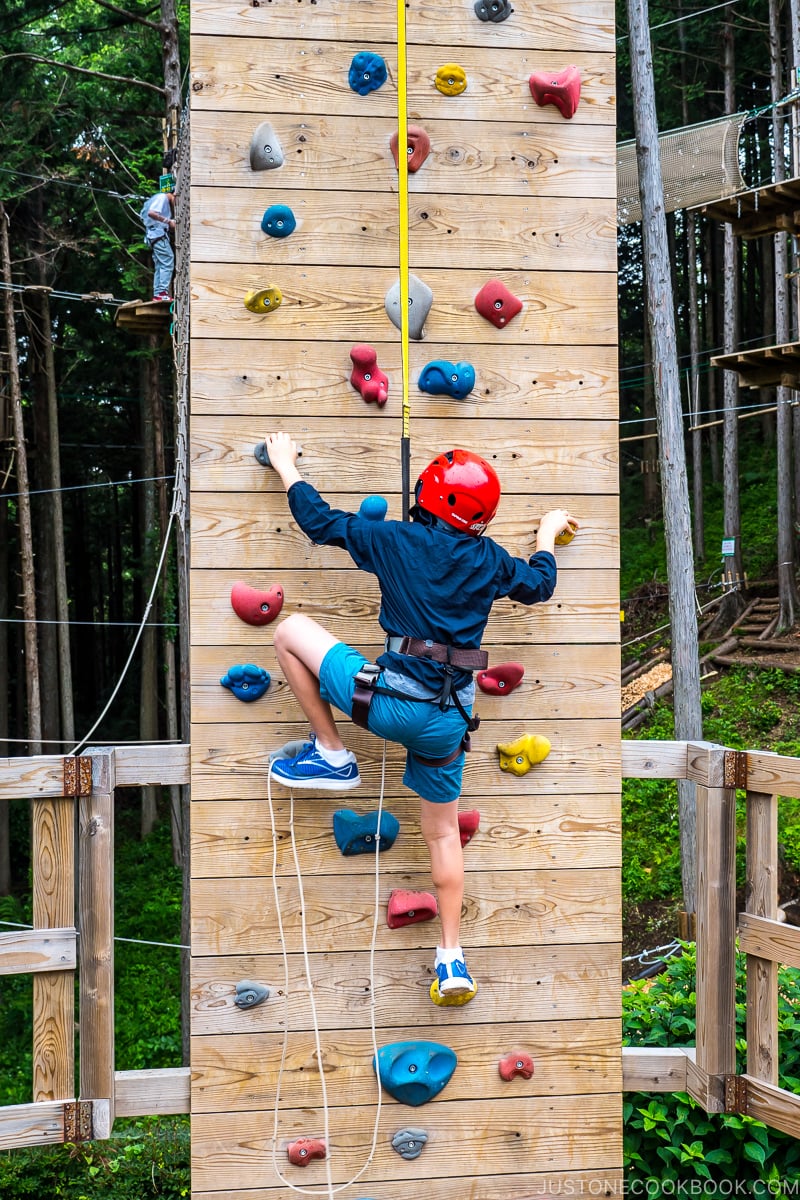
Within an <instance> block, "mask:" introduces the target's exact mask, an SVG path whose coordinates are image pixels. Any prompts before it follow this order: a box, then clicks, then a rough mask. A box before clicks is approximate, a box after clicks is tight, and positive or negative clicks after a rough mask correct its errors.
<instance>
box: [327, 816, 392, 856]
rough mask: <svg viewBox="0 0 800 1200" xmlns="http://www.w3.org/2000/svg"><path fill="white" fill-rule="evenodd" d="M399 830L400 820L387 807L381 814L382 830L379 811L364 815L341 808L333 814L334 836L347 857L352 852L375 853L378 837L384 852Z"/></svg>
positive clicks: (379, 849)
mask: <svg viewBox="0 0 800 1200" xmlns="http://www.w3.org/2000/svg"><path fill="white" fill-rule="evenodd" d="M399 832H400V822H399V821H398V819H397V817H395V816H394V815H393V813H390V812H387V811H386V809H384V811H383V812H382V813H381V814H380V832H379V831H378V813H377V811H376V812H371V813H364V814H363V816H362V815H361V814H359V813H357V812H353V810H352V809H350V808H340V809H337V811H336V812H335V813H334V814H333V836H334V838H335V840H336V845H337V846H338V847H339V849H340V850H341V852H342V854H344V855H345V856H346V857H349V856H350V855H351V854H374V853H375V840H376V838H377V841H378V852H379V853H382V852H383V851H384V850H388V849H390V847H391V846H393V845H394V843H395V840H396V838H397V835H398V833H399Z"/></svg>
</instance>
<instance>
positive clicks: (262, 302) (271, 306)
mask: <svg viewBox="0 0 800 1200" xmlns="http://www.w3.org/2000/svg"><path fill="white" fill-rule="evenodd" d="M282 300H283V296H282V295H281V289H280V288H277V287H265V288H259V289H258V290H255V289H254V290H253V291H250V292H248V293H247V295H246V296H245V298H244V306H245V308H246V309H248V310H249V311H250V312H254V313H271V312H274V311H275V309H276V308H280V306H281V301H282Z"/></svg>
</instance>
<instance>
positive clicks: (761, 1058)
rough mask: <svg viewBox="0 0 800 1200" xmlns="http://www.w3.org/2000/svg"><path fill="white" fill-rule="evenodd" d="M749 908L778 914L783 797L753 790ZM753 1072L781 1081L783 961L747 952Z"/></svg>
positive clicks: (749, 1052) (749, 1065)
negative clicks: (780, 963) (780, 969)
mask: <svg viewBox="0 0 800 1200" xmlns="http://www.w3.org/2000/svg"><path fill="white" fill-rule="evenodd" d="M746 895H747V899H746V911H747V912H748V913H753V914H754V916H757V917H768V918H769V919H770V920H773V921H774V920H776V919H777V916H778V801H777V798H776V797H775V796H770V795H769V794H767V793H766V792H748V793H747V893H746ZM747 1074H748V1075H754V1076H755V1077H756V1078H757V1079H763V1080H764V1082H765V1083H773V1084H776V1085H777V1083H778V964H777V963H776V962H773V961H772V960H770V959H768V958H759V957H757V956H756V955H755V954H748V955H747Z"/></svg>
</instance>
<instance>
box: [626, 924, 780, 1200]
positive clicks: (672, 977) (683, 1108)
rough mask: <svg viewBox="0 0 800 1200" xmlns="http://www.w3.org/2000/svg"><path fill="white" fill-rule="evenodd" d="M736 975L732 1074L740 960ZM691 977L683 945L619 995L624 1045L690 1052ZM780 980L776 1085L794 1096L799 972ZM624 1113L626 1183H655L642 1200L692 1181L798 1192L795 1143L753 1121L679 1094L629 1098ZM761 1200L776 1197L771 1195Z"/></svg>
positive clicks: (740, 1008)
mask: <svg viewBox="0 0 800 1200" xmlns="http://www.w3.org/2000/svg"><path fill="white" fill-rule="evenodd" d="M737 968H738V970H737V1005H736V1023H737V1051H738V1055H739V1059H740V1061H739V1064H738V1066H737V1070H738V1071H742V1070H744V1053H745V1049H746V1047H745V1041H744V1032H745V1030H744V1016H745V1007H744V998H745V981H744V973H743V965H742V956H739V961H738V963H737ZM695 976H696V958H695V950H694V946H692V945H684V947H683V954H682V955H681V956H679V957H677V958H674V959H673V960H672V961H671V962H670V963H669V965H668V968H667V970H666V971H665V972H664V973H663V974H662V975H660V976H657V977H656V978H655V979H649V980H640V981H639V982H636V983H632V984H629V986H628V987H627V988H626V989H625V990H624V991H623V994H622V1007H623V1042H624V1044H625V1045H629V1046H690V1045H693V1044H694V1040H695V1004H696V996H695ZM778 978H779V1010H778V1029H779V1037H780V1050H779V1053H780V1063H781V1075H780V1079H779V1082H780V1085H781V1086H782V1087H786V1088H788V1089H789V1090H791V1091H795V1092H800V1040H798V1036H797V1035H798V1031H800V971H797V970H795V969H792V968H780V969H779V972H778ZM623 1113H624V1121H625V1167H626V1172H627V1178H628V1181H629V1183H630V1182H631V1181H634V1180H636V1181H640V1182H641V1183H645V1182H648V1188H649V1186H650V1185H653V1184H656V1183H657V1184H659V1185H660V1187H659V1188H658V1189H657V1190H653V1191H650V1190H648V1191H647V1195H648V1196H650V1195H652V1196H660V1195H662V1194H669V1193H670V1191H671V1190H672V1192H673V1194H674V1189H670V1188H669V1184H670V1183H677V1182H678V1181H681V1182H684V1183H685V1182H687V1181H691V1180H698V1181H700V1180H704V1181H707V1182H708V1183H709V1184H713V1183H716V1184H721V1183H724V1181H727V1180H736V1182H737V1184H739V1183H742V1184H743V1183H745V1182H755V1181H759V1182H761V1183H765V1184H769V1185H778V1184H783V1185H787V1184H792V1185H800V1142H798V1141H797V1140H796V1139H794V1138H791V1137H789V1136H788V1135H787V1134H784V1133H780V1132H779V1131H777V1130H773V1129H767V1127H766V1126H764V1125H762V1124H761V1123H760V1122H758V1121H755V1120H753V1118H751V1117H746V1116H739V1115H735V1114H726V1115H722V1114H720V1115H713V1116H708V1115H707V1114H706V1113H704V1112H703V1110H702V1109H701V1108H699V1107H698V1106H697V1105H696V1104H695V1103H694V1101H693V1100H692V1099H691V1098H690V1097H689V1096H687V1095H686V1094H684V1093H677V1094H675V1095H670V1094H668V1093H667V1094H664V1095H658V1096H650V1095H646V1094H644V1093H634V1094H630V1095H628V1096H626V1099H625V1105H624V1110H623ZM665 1184H666V1185H667V1186H664V1185H665ZM721 1193H722V1189H721ZM725 1194H731V1193H730V1192H727V1193H725ZM765 1194H779V1193H773V1192H772V1190H771V1189H770V1191H769V1192H767V1193H765Z"/></svg>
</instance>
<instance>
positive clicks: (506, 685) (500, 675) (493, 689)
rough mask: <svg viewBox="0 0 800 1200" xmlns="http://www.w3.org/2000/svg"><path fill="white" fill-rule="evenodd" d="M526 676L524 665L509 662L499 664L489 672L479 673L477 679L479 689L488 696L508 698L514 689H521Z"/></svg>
mask: <svg viewBox="0 0 800 1200" xmlns="http://www.w3.org/2000/svg"><path fill="white" fill-rule="evenodd" d="M524 674H525V668H524V667H523V665H522V663H518V662H507V663H498V665H497V666H496V667H490V668H489V670H488V671H478V674H477V675H476V676H475V678H476V680H477V683H478V687H479V688H480V689H481V691H482V692H486V694H487V695H488V696H507V695H508V693H509V692H513V691H514V688H517V687H519V685H520V684H521V683H522V676H523V675H524Z"/></svg>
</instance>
